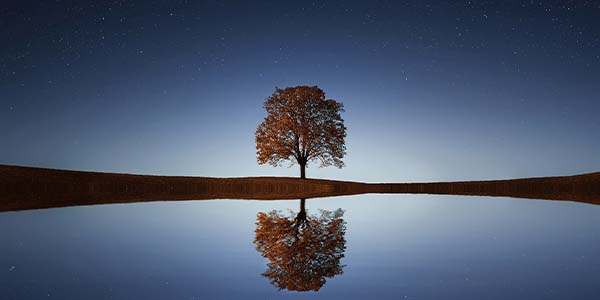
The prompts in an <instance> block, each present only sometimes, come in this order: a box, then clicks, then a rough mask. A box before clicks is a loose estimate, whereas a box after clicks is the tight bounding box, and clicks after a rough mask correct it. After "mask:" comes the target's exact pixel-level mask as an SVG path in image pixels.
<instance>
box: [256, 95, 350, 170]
mask: <svg viewBox="0 0 600 300" xmlns="http://www.w3.org/2000/svg"><path fill="white" fill-rule="evenodd" d="M264 108H265V110H266V111H267V116H266V117H265V119H264V121H263V122H262V123H261V124H260V125H259V126H258V128H257V129H256V156H257V161H258V163H259V164H265V163H269V164H271V165H273V166H279V165H281V163H282V162H283V161H286V160H289V161H290V162H291V165H293V164H294V163H298V165H300V177H301V178H306V175H305V174H306V172H305V168H306V164H307V163H308V162H310V161H319V162H320V166H321V167H327V166H331V165H333V166H336V167H338V168H342V167H343V166H344V162H343V161H342V158H344V155H345V154H346V144H345V138H346V127H345V126H344V119H342V116H341V113H342V112H344V105H343V104H342V103H340V102H337V101H335V100H333V99H325V93H324V92H323V90H321V89H320V88H319V87H317V86H296V87H287V88H285V89H280V88H277V87H276V88H275V92H274V93H273V95H271V96H270V97H269V98H267V100H266V101H265V103H264Z"/></svg>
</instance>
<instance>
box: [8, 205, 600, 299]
mask: <svg viewBox="0 0 600 300" xmlns="http://www.w3.org/2000/svg"><path fill="white" fill-rule="evenodd" d="M299 208H300V201H246V200H209V201H184V202H153V203H137V204H117V205H98V206H84V207H69V208H59V209H47V210H32V211H21V212H8V213H0V299H20V300H22V299H241V298H243V299H370V298H377V299H598V298H600V255H598V253H600V230H598V229H599V228H600V206H594V205H589V204H581V203H573V202H554V201H546V200H524V199H510V198H491V197H460V196H426V195H418V196H416V195H390V196H383V195H360V196H351V197H338V198H328V199H309V200H307V201H306V211H307V215H308V222H310V220H312V221H313V223H312V224H313V225H307V226H306V227H305V228H304V229H301V230H300V231H299V232H304V231H305V230H306V228H308V227H310V226H312V227H311V228H318V229H316V231H315V232H316V234H314V235H312V237H314V236H317V237H318V236H321V237H322V236H327V235H324V234H323V233H329V234H333V235H337V238H338V240H337V241H338V243H337V245H333V246H332V245H324V244H323V243H320V242H319V241H316V242H315V241H314V240H313V241H310V240H309V239H310V237H311V236H310V235H305V236H304V239H303V240H302V243H299V244H295V245H296V246H295V247H296V248H294V249H301V248H302V247H304V246H306V247H312V249H313V250H312V251H313V252H316V253H313V255H312V256H311V254H307V255H305V256H295V254H294V253H287V254H286V253H283V254H282V253H281V251H280V252H273V251H271V250H267V252H268V251H271V252H273V253H270V254H271V258H273V257H276V256H277V255H279V254H282V256H285V257H287V258H290V257H292V258H293V259H295V261H296V263H295V264H291V265H290V264H288V265H287V267H288V269H287V270H288V271H289V267H290V266H292V268H295V272H296V273H293V274H292V273H290V274H291V275H290V274H285V272H283V273H282V272H280V274H278V276H279V279H281V281H280V282H284V281H285V280H287V281H288V282H293V284H288V285H284V287H283V289H281V290H280V289H278V286H277V285H274V284H272V283H270V281H269V279H268V278H266V277H265V276H263V275H262V274H264V273H265V272H266V271H267V270H268V264H269V262H270V260H269V259H267V258H265V257H263V256H262V255H261V254H263V253H261V252H259V251H257V249H256V245H257V243H255V239H256V238H257V235H256V233H255V230H256V228H257V224H256V223H257V215H258V214H259V213H261V212H264V213H269V212H271V211H273V210H279V211H281V214H282V215H287V212H288V210H290V209H291V210H293V211H294V213H293V214H292V215H291V216H292V218H290V219H288V221H290V222H291V223H292V224H294V220H293V217H294V216H296V213H297V212H298V211H299ZM338 209H342V210H343V215H339V214H338V215H337V217H334V216H333V215H331V214H334V212H335V211H336V210H338ZM320 210H324V211H325V213H326V214H327V213H328V212H330V215H329V217H330V218H329V221H331V220H332V219H333V220H335V219H336V218H337V219H338V220H340V222H338V223H337V224H338V225H343V227H338V228H337V229H338V230H333V231H331V232H329V231H327V230H329V229H328V228H330V227H328V226H329V225H328V224H329V223H327V222H325V221H327V220H325V221H324V222H321V223H318V220H317V219H315V216H317V215H319V214H320V213H321V212H320ZM338 212H339V211H338ZM325 219H327V218H325ZM280 220H281V219H280ZM321 221H323V220H321ZM315 224H320V225H319V226H321V227H315V226H317V225H315ZM288 225H289V224H288ZM286 226H287V225H286ZM288 227H289V226H288ZM301 227H302V226H301ZM285 228H287V227H285V226H283V227H282V228H279V229H281V230H280V232H284V233H285V234H292V235H293V232H295V229H294V230H287V231H286V229H285ZM319 228H320V229H319ZM288 229H289V228H288ZM271 232H273V231H271ZM340 235H341V236H340ZM328 237H329V238H330V239H331V238H332V237H331V236H328ZM260 238H261V239H266V238H268V236H266V237H264V236H263V237H260ZM282 240H285V239H282ZM285 241H287V242H288V243H292V242H291V241H293V238H292V239H291V240H290V239H289V238H288V239H287V240H285ZM279 242H281V240H279ZM275 244H277V243H275ZM275 244H274V245H275ZM328 247H329V248H328ZM281 249H285V248H281ZM281 249H279V250H281ZM332 249H333V250H332ZM263 250H264V249H263ZM319 253H320V254H319ZM267 254H269V253H267ZM286 255H287V256H286ZM265 256H266V257H269V255H265ZM309 258H310V259H313V260H310V259H309ZM317 258H318V259H317ZM309 260H310V261H309ZM315 261H316V262H321V263H320V264H319V263H315ZM310 262H312V264H310ZM323 262H324V263H323ZM280 263H281V264H282V265H284V263H283V262H280ZM298 263H300V264H301V265H302V266H303V268H301V269H299V268H297V264H298ZM294 266H296V267H294ZM303 269H306V271H304V272H303V271H302V270H303ZM281 270H282V269H279V271H281ZM298 272H299V273H298ZM286 276H287V277H286ZM291 277H293V278H291ZM294 280H295V281H294ZM303 280H304V281H307V280H313V281H312V283H311V284H304V285H303ZM280 287H281V286H280ZM285 287H288V288H289V289H286V288H285ZM299 287H304V288H305V289H309V290H310V291H306V292H298V291H294V290H290V289H294V288H295V289H299ZM311 289H312V290H311ZM314 290H317V291H314Z"/></svg>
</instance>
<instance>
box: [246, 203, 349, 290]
mask: <svg viewBox="0 0 600 300" xmlns="http://www.w3.org/2000/svg"><path fill="white" fill-rule="evenodd" d="M343 215H344V211H343V210H341V209H338V210H336V211H333V212H331V211H326V210H321V211H320V215H317V216H307V214H306V211H305V209H304V199H301V204H300V212H299V213H298V215H297V216H296V217H294V215H293V214H291V215H289V216H285V215H283V214H281V213H280V212H279V211H276V210H274V211H271V212H270V213H264V212H259V213H258V215H257V216H256V231H255V232H256V239H255V240H254V244H255V245H256V250H257V251H258V252H260V254H261V255H262V256H263V257H265V258H267V259H269V263H268V264H267V270H266V271H265V272H264V273H263V274H262V275H263V276H264V277H266V278H268V279H269V281H270V282H271V284H273V285H274V286H276V287H277V288H278V289H280V290H282V289H287V290H290V291H318V290H319V289H320V288H321V287H322V286H323V285H324V284H325V282H326V278H331V277H334V276H336V275H339V274H342V273H343V271H342V269H343V267H344V266H343V265H341V264H340V260H341V259H342V258H343V257H344V252H345V250H346V240H345V238H344V235H345V233H346V223H345V221H344V219H343V218H342V217H343Z"/></svg>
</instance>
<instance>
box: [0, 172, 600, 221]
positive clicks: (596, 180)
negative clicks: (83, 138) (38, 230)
mask: <svg viewBox="0 0 600 300" xmlns="http://www.w3.org/2000/svg"><path fill="white" fill-rule="evenodd" d="M356 194H437V195H461V196H496V197H514V198H530V199H545V200H563V201H575V202H582V203H590V204H600V172H596V173H589V174H582V175H574V176H556V177H537V178H520V179H506V180H484V181H456V182H427V183H361V182H348V181H337V180H326V179H300V178H293V177H239V178H214V177H190V176H157V175H135V174H120V173H101V172H83V171H69V170H58V169H44V168H34V167H21V166H7V165H0V212H4V211H18V210H28V209H41V208H53V207H65V206H77V205H95V204H112V203H134V202H148V201H177V200H207V199H248V200H286V199H300V198H323V197H333V196H345V195H356Z"/></svg>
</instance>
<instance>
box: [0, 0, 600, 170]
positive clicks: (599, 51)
mask: <svg viewBox="0 0 600 300" xmlns="http://www.w3.org/2000/svg"><path fill="white" fill-rule="evenodd" d="M0 43H1V45H2V46H1V47H0V141H1V144H0V164H11V165H27V166H38V167H51V168H61V169H76V170H89V171H107V172H128V173H145V174H163V175H199V176H257V175H258V176H265V175H286V176H298V175H299V171H298V168H297V166H294V167H292V168H287V167H280V168H273V167H271V166H259V165H258V164H257V162H256V154H255V151H256V150H255V145H254V131H255V129H256V126H257V125H258V124H259V123H260V122H261V121H262V119H263V117H264V116H265V112H264V110H263V108H262V104H263V101H264V100H265V98H266V97H268V96H269V95H270V94H271V93H272V92H273V91H274V88H275V86H279V87H286V86H295V85H318V86H319V87H321V88H322V89H323V90H324V91H325V92H326V93H327V96H328V97H329V98H333V99H336V100H338V101H341V102H343V103H344V105H345V107H346V113H345V114H344V118H345V120H346V126H347V127H348V137H347V148H348V154H347V156H346V158H345V163H346V166H347V167H346V168H344V169H341V170H340V169H336V168H327V169H319V168H317V166H316V165H310V166H309V168H308V170H307V176H308V177H325V178H335V179H345V180H357V181H430V180H463V179H494V178H511V177H524V176H547V175H568V174H576V173H584V172H592V171H599V170H600V117H599V116H598V115H599V112H600V1H448V2H444V1H361V2H358V1H357V2H353V1H340V2H335V1H327V2H325V1H322V2H321V1H316V2H304V1H289V2H283V1H264V2H255V3H254V2H253V3H251V2H250V1H248V2H246V1H240V2H237V3H236V2H228V1H112V2H111V1H97V2H96V1H93V2H88V1H42V2H39V3H37V2H32V1H8V2H6V1H4V2H3V5H2V7H1V8H0Z"/></svg>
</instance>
